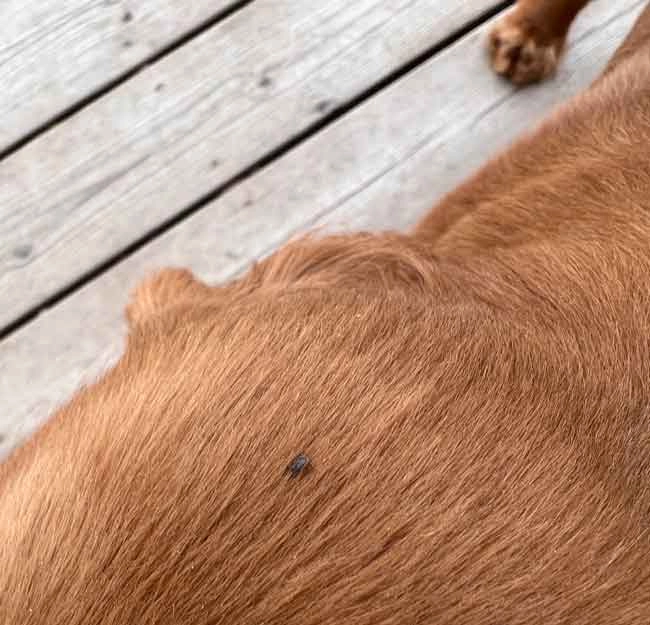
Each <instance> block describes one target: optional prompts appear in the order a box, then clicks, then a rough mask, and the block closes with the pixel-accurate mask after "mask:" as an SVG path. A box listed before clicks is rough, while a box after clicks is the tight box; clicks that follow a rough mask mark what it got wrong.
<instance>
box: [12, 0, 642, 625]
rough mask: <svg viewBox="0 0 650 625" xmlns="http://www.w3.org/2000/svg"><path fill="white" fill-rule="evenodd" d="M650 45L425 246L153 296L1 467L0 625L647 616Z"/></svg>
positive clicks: (546, 10)
mask: <svg viewBox="0 0 650 625" xmlns="http://www.w3.org/2000/svg"><path fill="white" fill-rule="evenodd" d="M582 4H584V3H582V2H580V3H575V2H568V1H567V2H563V1H562V0H546V1H544V0H524V1H522V2H521V4H520V5H519V7H518V8H517V9H516V11H515V13H514V14H513V15H514V17H508V18H507V19H506V20H505V22H503V23H502V24H500V25H499V26H498V27H497V30H496V32H497V35H495V36H493V37H492V39H491V44H490V45H491V48H490V54H491V55H492V59H493V62H494V61H495V58H496V56H495V55H497V56H498V53H499V50H498V49H495V37H496V40H497V41H498V42H499V45H500V43H501V39H500V38H499V37H498V33H499V32H500V31H501V29H506V30H507V31H508V32H510V33H512V31H513V29H515V31H517V29H519V34H518V37H519V38H520V39H521V40H524V41H525V40H527V38H528V37H535V36H537V35H535V34H534V33H537V32H545V33H549V32H552V33H556V35H557V33H560V34H559V35H557V36H559V37H560V39H561V41H560V44H559V45H560V47H561V45H562V42H563V40H564V37H565V36H566V32H567V30H568V25H569V22H570V20H571V19H572V17H573V16H575V13H577V10H578V9H579V5H582ZM551 9H552V10H551ZM567 16H568V17H567ZM553 20H555V21H553ZM531 24H533V25H534V26H535V28H533V29H531V28H530V25H531ZM531 33H533V34H531ZM649 34H650V11H646V13H644V14H643V16H642V17H641V19H640V20H639V22H638V24H637V26H636V27H635V29H634V31H633V32H632V34H631V35H630V37H629V39H628V41H627V43H626V44H624V46H623V47H622V48H621V51H620V52H619V53H618V54H617V56H616V57H615V58H614V59H613V61H612V62H611V63H610V66H609V68H608V70H607V72H606V75H605V76H604V77H603V78H601V79H600V80H598V81H597V82H596V83H595V84H594V85H593V86H592V87H591V88H590V89H589V90H588V91H587V92H585V93H584V94H582V95H581V96H579V97H577V98H576V99H574V100H573V101H572V102H570V103H569V104H567V105H565V106H564V107H562V108H561V109H559V110H558V111H557V112H555V113H554V114H553V115H552V116H551V117H549V118H548V119H547V120H546V121H545V122H544V123H543V124H542V125H541V127H540V128H539V129H537V130H536V131H535V132H532V133H530V134H528V135H527V136H525V137H523V138H522V139H521V140H520V141H519V142H518V143H517V144H516V145H514V146H513V147H512V148H511V149H509V150H508V151H506V152H505V153H504V154H502V155H500V156H499V157H498V158H496V159H494V160H493V161H491V162H490V163H488V164H487V165H486V166H485V167H484V168H483V169H482V170H480V171H479V172H478V173H477V174H476V175H475V176H473V177H472V178H470V179H469V180H468V181H467V182H466V183H465V184H463V185H461V186H460V187H459V188H458V189H456V190H455V191H454V192H452V193H450V194H449V195H448V196H447V197H446V198H444V199H443V200H442V202H441V203H440V204H439V205H438V206H437V207H435V208H434V210H433V211H432V212H431V213H430V215H428V216H427V217H425V218H424V219H423V221H422V222H421V223H420V224H419V226H418V227H417V228H416V229H415V230H414V232H413V233H411V234H410V235H399V234H381V235H372V234H357V235H346V236H336V237H328V238H316V237H312V238H306V239H302V240H300V241H297V242H293V243H291V244H290V245H287V246H286V247H285V248H284V249H282V250H280V251H279V252H277V253H276V254H275V255H273V256H272V257H271V258H269V259H267V260H266V261H264V262H262V263H260V264H259V265H258V266H256V267H255V268H253V269H252V270H251V272H250V273H249V274H248V275H247V276H245V277H244V278H243V279H241V280H239V281H236V282H234V283H232V284H230V285H226V286H224V287H218V288H210V287H208V286H206V285H204V284H201V283H199V282H198V281H196V280H195V279H194V278H193V277H192V275H191V274H190V273H188V272H186V271H182V270H168V271H166V272H162V273H160V274H158V275H157V276H154V277H152V278H151V279H149V280H148V281H146V282H145V283H144V284H143V285H142V286H141V287H140V288H139V289H138V290H137V292H136V293H135V296H134V298H133V300H132V303H131V305H130V306H129V309H128V311H127V314H128V318H129V320H130V324H131V329H130V335H129V339H128V344H127V348H126V352H125V354H124V356H123V358H122V359H121V360H120V362H119V364H118V365H117V366H116V367H115V368H114V369H113V370H112V371H110V372H109V373H108V374H107V375H106V376H105V377H104V378H103V379H101V380H100V381H99V382H97V383H96V384H94V385H92V386H89V387H88V388H85V389H82V390H81V391H80V392H79V393H78V394H77V395H76V396H75V397H74V398H73V399H72V401H71V402H70V403H69V404H68V405H66V406H65V407H63V408H62V409H61V410H60V411H59V412H58V413H57V414H55V415H54V416H53V418H52V419H51V420H50V421H49V422H48V424H47V425H46V426H45V427H43V428H42V429H41V430H40V431H39V432H38V433H37V435H36V436H34V437H33V438H32V439H31V440H30V441H29V442H28V443H27V444H26V445H24V446H23V447H22V448H21V449H19V450H18V451H17V452H16V453H14V454H13V455H12V456H11V457H10V458H9V460H8V461H7V462H5V463H4V464H3V465H2V466H1V467H0V510H1V515H0V562H2V566H0V623H3V624H11V625H46V624H47V625H82V624H83V625H100V624H101V625H127V624H128V625H131V624H135V623H137V624H138V625H148V624H151V625H153V624H156V625H190V624H192V625H197V624H204V625H258V624H260V625H261V624H265V625H343V624H350V625H398V624H399V625H404V624H408V625H424V624H425V625H452V624H453V625H492V624H494V625H497V624H498V625H505V624H508V625H569V624H570V625H599V624H602V625H641V624H647V623H649V622H650V525H649V522H648V521H649V518H650V490H649V488H648V485H649V484H650V243H649V240H650V160H649V159H648V147H647V146H648V141H649V139H650V42H649V40H648V39H649V37H648V36H649ZM542 43H543V42H542ZM542 43H540V42H537V43H535V46H534V47H535V49H539V48H543V45H542ZM554 45H557V44H554ZM497 48H499V46H497ZM543 75H546V74H544V73H542V74H541V75H539V76H537V78H541V77H543ZM299 454H303V455H304V456H305V457H306V458H308V459H309V467H308V470H305V471H301V472H300V474H299V475H296V476H294V477H295V479H292V478H291V477H288V476H287V467H288V466H290V463H292V461H294V459H295V458H296V457H297V456H298V455H299Z"/></svg>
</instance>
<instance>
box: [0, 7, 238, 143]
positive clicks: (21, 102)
mask: <svg viewBox="0 0 650 625" xmlns="http://www.w3.org/2000/svg"><path fill="white" fill-rule="evenodd" d="M235 4H236V1H235V0H216V1H215V0H192V1H191V2H178V0H147V2H137V1H136V0H123V1H120V0H72V1H65V2H63V1H61V0H35V1H32V2H26V1H25V0H3V1H2V2H0V23H1V24H2V35H1V37H0V85H2V91H1V92H0V120H1V121H0V152H2V151H3V150H5V149H6V148H7V147H8V146H9V145H11V144H13V143H15V142H16V141H18V140H20V139H21V138H22V137H24V136H25V135H27V134H29V133H30V132H32V131H33V130H34V129H35V128H37V127H39V126H41V125H43V124H44V123H46V122H48V121H49V120H50V119H52V118H54V117H56V116H57V115H58V114H60V113H61V112H62V111H64V110H66V109H69V108H70V107H72V106H74V105H75V104H76V103H78V102H79V101H80V100H82V99H84V98H85V97H87V96H88V95H89V94H91V93H92V92H94V91H95V90H97V89H101V88H102V87H103V86H104V85H105V84H107V83H110V82H111V81H114V80H115V79H117V78H119V77H120V76H121V75H123V74H124V73H126V72H128V71H129V70H132V69H133V68H134V67H137V66H138V65H140V64H141V63H142V62H143V61H145V60H146V59H148V58H151V57H152V56H155V55H156V54H157V53H158V52H159V51H160V50H161V49H163V48H165V47H166V46H168V45H170V44H171V43H172V42H174V41H176V40H178V39H180V38H182V37H183V36H184V35H186V34H187V33H188V32H190V31H192V30H193V29H195V28H196V27H198V26H200V25H201V24H203V23H204V22H206V21H208V20H210V19H211V18H212V17H213V16H218V15H219V14H220V13H221V12H223V11H224V10H225V9H227V8H229V7H230V6H233V5H235Z"/></svg>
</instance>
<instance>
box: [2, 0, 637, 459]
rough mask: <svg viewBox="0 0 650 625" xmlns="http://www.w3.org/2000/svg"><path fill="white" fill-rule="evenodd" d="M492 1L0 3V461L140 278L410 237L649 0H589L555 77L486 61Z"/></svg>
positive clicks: (58, 391) (114, 333) (560, 96)
mask: <svg viewBox="0 0 650 625" xmlns="http://www.w3.org/2000/svg"><path fill="white" fill-rule="evenodd" d="M508 4H509V3H507V2H506V3H504V2H495V1H494V0H392V1H391V2H388V1H387V0H357V1H355V2H350V1H349V0H329V1H328V2H315V1H313V0H253V1H251V0H248V1H235V0H230V1H228V0H220V1H218V0H192V2H181V1H180V0H147V1H146V2H138V3H136V2H132V1H130V0H73V1H72V2H67V3H61V2H56V1H55V0H43V1H41V2H24V1H23V0H5V2H3V3H2V6H0V18H3V19H2V20H1V21H2V23H3V24H4V26H3V38H2V40H0V84H1V85H2V89H1V90H0V120H1V121H0V331H1V337H2V338H1V340H0V456H1V455H2V454H4V453H6V452H7V451H8V450H9V449H11V448H12V447H13V446H14V445H16V444H18V443H19V442H20V441H21V440H23V438H24V437H25V436H26V435H28V434H29V433H30V432H31V431H32V430H33V429H34V428H35V427H37V426H38V425H39V424H40V423H42V422H43V420H44V419H45V418H47V416H48V415H49V414H50V412H51V411H52V409H53V408H54V407H55V406H57V405H58V404H59V403H60V402H62V401H63V400H65V399H66V398H67V397H68V396H69V395H70V394H71V393H72V391H73V390H74V389H75V388H76V387H78V386H79V385H80V384H81V383H82V382H85V381H89V380H92V379H93V378H94V377H96V376H97V374H98V373H100V372H101V371H102V370H103V369H105V367H107V366H108V365H109V364H110V363H111V362H113V361H114V359H115V358H116V356H117V355H119V353H120V350H121V347H122V341H123V336H124V324H123V319H122V310H123V307H124V304H125V301H126V298H127V295H128V292H129V290H130V289H131V288H132V287H133V285H134V284H135V283H136V282H137V281H138V280H139V279H140V278H141V277H142V276H143V275H145V274H146V273H147V272H148V271H150V270H152V269H155V268H158V267H162V266H169V265H181V266H189V267H191V268H192V269H193V270H194V271H195V272H196V273H197V275H198V276H200V277H201V278H204V279H206V280H208V281H211V282H220V281H224V280H227V279H228V278H231V277H233V276H235V275H237V274H238V273H240V272H242V271H244V270H245V269H246V267H247V266H248V265H249V264H250V263H251V261H253V260H254V259H257V258H260V257H262V256H265V255H267V254H268V253H270V252H271V251H273V250H274V249H275V248H276V247H278V246H280V245H281V244H282V243H283V242H285V241H286V240H287V239H288V238H290V237H292V236H294V235H295V234H296V233H298V232H301V231H304V230H305V229H309V228H312V227H314V226H326V227H328V228H339V229H352V228H355V229H358V228H404V227H407V226H408V225H409V224H411V223H412V222H414V221H415V220H416V219H417V218H418V216H419V215H421V214H422V213H423V212H424V211H426V210H427V209H428V208H429V207H430V206H431V205H432V204H433V203H434V202H435V201H436V199H437V198H438V197H440V195H441V194H442V193H444V192H445V191H447V190H449V189H450V188H451V187H453V186H454V185H455V184H457V183H458V182H459V181H460V180H461V179H462V178H464V177H465V176H466V175H468V174H469V173H471V171H472V170H474V169H475V168H476V167H477V166H478V165H480V164H481V163H482V162H483V161H485V159H486V158H488V157H489V156H490V155H492V154H493V153H494V152H495V151H496V150H498V149H499V148H500V147H502V146H504V145H505V144H507V143H508V142H509V141H511V140H512V139H513V138H514V137H515V136H516V135H517V134H518V133H519V132H521V131H522V129H525V128H526V127H529V126H530V125H531V124H532V123H534V122H535V121H536V120H538V119H539V118H540V117H541V116H542V115H543V114H544V113H545V112H546V111H547V110H548V109H549V108H551V107H552V106H554V105H555V104H556V103H558V102H560V101H562V100H565V99H566V98H567V97H568V96H570V95H571V94H573V93H575V92H577V91H578V90H579V89H580V88H581V87H583V86H585V85H587V84H588V83H589V82H590V81H591V80H592V79H593V78H594V77H595V76H596V74H597V73H598V72H599V70H600V69H601V68H602V67H603V65H604V64H605V62H606V60H607V58H608V57H609V55H611V53H612V52H613V50H614V49H615V48H616V46H617V45H618V44H619V43H620V41H621V39H622V38H623V37H624V35H625V33H626V32H627V30H628V29H629V28H630V26H631V24H632V22H633V21H634V19H635V18H636V16H637V15H638V13H639V12H640V10H641V9H642V7H643V5H644V4H645V2H644V0H617V1H616V2H611V0H596V1H595V2H594V3H593V4H592V5H590V7H589V8H588V9H587V10H586V11H585V12H584V13H583V15H581V17H580V19H579V21H578V23H577V24H576V26H575V28H574V30H573V32H572V40H571V46H570V49H569V51H568V56H567V58H566V59H565V61H564V63H563V65H562V69H561V71H560V72H559V74H558V76H557V77H556V78H555V79H554V80H552V81H551V82H550V83H547V84H545V85H543V86H540V87H534V88H529V89H526V90H522V91H515V90H514V89H512V88H511V87H510V86H508V85H507V84H505V83H503V82H502V81H500V80H498V79H497V78H496V77H494V76H493V75H492V74H491V73H490V72H489V71H488V69H487V67H486V61H485V57H484V45H483V44H484V38H485V33H486V31H487V29H488V28H489V26H490V22H491V21H492V20H493V19H495V16H498V14H499V12H500V11H502V10H503V9H504V8H505V7H506V6H507V5H508Z"/></svg>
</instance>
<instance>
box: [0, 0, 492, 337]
mask: <svg viewBox="0 0 650 625" xmlns="http://www.w3.org/2000/svg"><path fill="white" fill-rule="evenodd" d="M176 4H178V3H176ZM495 4H498V3H497V2H495V0H456V1H454V2H450V1H449V0H396V1H394V2H385V1H384V0H358V1H355V2H350V1H349V0H330V1H329V2H326V3H323V2H318V3H316V2H306V1H305V0H282V1H279V0H257V1H256V2H253V3H252V4H250V5H248V6H247V7H246V8H244V9H242V10H240V11H238V12H236V13H234V14H233V15H231V16H230V17H229V18H228V19H226V20H224V21H222V22H220V23H219V24H217V25H216V26H215V27H213V28H211V29H209V30H207V31H205V32H204V33H202V34H201V35H200V36H197V37H196V38H194V39H192V40H191V41H190V42H188V43H187V44H186V45H184V46H182V47H180V48H179V49H178V50H176V51H175V52H174V53H173V54H171V55H169V56H167V57H165V58H163V59H161V60H160V61H159V62H157V63H155V64H153V65H151V66H150V67H148V68H146V69H144V70H143V71H141V72H140V73H138V74H137V75H136V76H135V77H133V78H132V79H131V80H128V81H127V82H125V83H123V84H122V85H120V86H119V87H117V88H116V89H114V90H112V91H110V92H109V93H108V94H106V95H105V96H104V97H103V98H101V99H100V100H98V101H96V102H94V103H93V104H92V105H90V106H88V107H87V108H85V109H84V110H82V111H80V112H79V114H77V115H74V116H73V117H71V118H70V119H68V120H66V121H65V122H63V123H61V124H59V125H57V126H56V127H54V128H53V129H52V130H51V131H49V132H47V133H45V134H43V135H41V136H39V137H38V138H36V139H35V140H34V141H32V142H30V143H29V144H28V145H26V146H25V147H24V148H23V149H21V150H20V151H18V152H16V153H15V154H13V155H11V156H10V157H9V158H7V159H6V160H4V161H2V162H0V241H1V242H2V243H1V246H0V328H2V327H6V326H7V325H9V324H11V323H12V322H14V321H15V320H16V319H18V318H20V317H22V316H23V315H25V314H26V313H27V312H28V311H30V310H33V309H35V308H37V307H38V306H40V305H42V303H43V301H44V300H47V299H48V298H50V297H51V296H52V295H54V294H56V293H57V292H59V291H61V290H63V289H65V288H66V287H68V286H69V285H70V284H73V283H74V282H75V281H77V280H78V279H79V278H81V277H82V276H84V275H86V274H88V273H89V272H91V271H93V270H94V269H95V268H96V267H97V266H99V265H101V264H102V263H104V262H106V261H107V260H110V259H111V258H112V257H114V256H115V255H117V254H119V253H120V252H122V251H123V250H124V249H125V248H127V247H128V246H129V245H131V244H132V243H133V242H134V241H138V240H139V239H141V238H142V237H144V236H146V235H148V234H149V233H151V232H152V231H154V230H155V229H156V228H158V227H159V226H160V225H161V224H164V223H166V222H167V221H168V220H171V219H174V217H175V216H177V215H178V214H179V212H181V211H183V210H185V209H187V208H188V207H191V206H192V205H193V204H194V203H195V202H197V200H200V199H201V198H204V197H205V196H206V195H208V194H210V193H211V192H214V191H215V189H218V188H219V187H220V186H222V185H224V184H225V183H227V182H228V181H230V180H232V179H233V178H234V177H236V176H238V175H239V174H240V172H241V171H242V170H245V169H246V168H247V167H249V166H251V165H252V164H254V163H255V162H256V161H257V160H259V159H260V158H261V157H262V156H263V155H265V154H268V153H270V152H272V151H273V150H275V149H276V148H277V147H278V146H280V145H283V144H285V143H286V142H287V141H289V140H290V139H291V138H293V137H295V136H297V135H298V134H299V133H300V132H301V131H303V130H304V129H305V128H308V127H310V126H312V125H314V124H317V123H318V122H319V121H320V120H322V119H323V117H324V116H326V115H328V113H329V112H330V111H331V110H332V109H333V108H335V107H339V106H343V105H345V103H346V102H349V101H350V100H352V99H354V98H355V97H357V96H358V95H359V94H360V93H362V92H363V91H364V90H365V89H368V88H369V87H371V86H372V85H373V84H375V83H377V82H378V81H380V80H381V79H382V78H383V77H385V76H386V75H388V74H390V73H391V72H393V71H394V70H396V69H397V68H399V67H401V66H403V65H404V64H406V63H408V62H409V61H411V60H412V59H413V58H415V57H417V56H418V55H419V54H421V53H422V52H423V51H424V50H427V49H430V48H432V47H434V46H435V45H436V44H439V43H440V42H441V41H443V40H444V39H445V38H446V37H448V36H449V35H450V34H451V33H453V32H454V31H457V30H458V29H460V28H462V27H463V25H465V24H466V23H467V22H468V21H470V20H472V19H474V18H476V17H477V16H479V15H480V14H482V13H483V12H484V11H485V10H487V9H488V8H489V7H492V6H494V5H495Z"/></svg>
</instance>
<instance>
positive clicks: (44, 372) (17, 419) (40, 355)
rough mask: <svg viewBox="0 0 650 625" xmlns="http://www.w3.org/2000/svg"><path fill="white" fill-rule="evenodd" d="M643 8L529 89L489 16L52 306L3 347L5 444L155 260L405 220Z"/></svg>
mask: <svg viewBox="0 0 650 625" xmlns="http://www.w3.org/2000/svg"><path fill="white" fill-rule="evenodd" d="M643 5H644V2H642V1H640V0H634V1H632V0H628V1H626V2H619V3H617V5H616V7H615V8H613V7H612V6H611V3H609V2H607V0H596V2H595V3H594V4H593V6H592V7H590V9H589V10H588V11H587V12H586V13H585V14H584V15H583V16H582V17H581V19H580V21H579V22H578V23H577V24H576V28H575V31H574V33H573V44H572V46H571V48H570V50H569V52H568V58H567V59H566V62H565V64H564V65H563V68H562V70H561V72H560V73H559V75H558V77H557V78H556V79H555V80H553V81H551V82H550V83H547V84H545V85H543V86H540V87H536V88H533V89H528V90H523V91H515V90H513V89H512V88H510V87H509V86H507V85H505V84H504V83H503V82H501V81H500V80H498V79H497V78H495V77H494V76H492V74H490V72H489V71H487V69H486V67H485V60H484V58H483V53H482V40H483V38H484V36H485V30H486V28H487V26H486V27H483V28H480V29H478V30H477V31H476V32H474V33H472V34H471V35H469V36H468V37H466V38H465V39H463V40H462V41H460V42H459V43H458V44H456V45H455V46H453V47H452V48H450V49H448V50H447V51H445V52H443V53H442V54H440V55H439V56H437V57H435V58H434V59H432V60H430V61H429V62H427V63H425V64H423V65H422V66H420V67H418V68H417V69H416V70H415V71H413V72H412V73H410V74H409V75H407V76H405V77H404V78H403V79H401V80H400V81H399V82H397V83H395V84H393V85H392V86H391V87H389V88H388V89H386V90H385V91H383V92H382V93H380V94H378V95H377V96H375V97H373V98H372V99H370V100H368V101H367V102H366V103H364V104H363V105H361V106H359V107H358V108H357V109H356V110H354V111H352V112H351V113H350V114H348V115H347V116H345V117H344V118H342V119H341V120H340V121H338V122H337V123H335V124H333V125H331V126H329V127H327V128H326V129H325V130H324V131H323V132H321V133H319V134H318V135H316V136H315V137H313V138H312V139H311V140H309V141H306V142H305V143H303V144H301V145H300V146H299V147H298V148H296V149H295V150H294V151H292V152H290V153H288V154H287V155H285V156H284V157H283V158H281V159H279V160H277V161H276V162H274V163H273V164H271V165H270V166H269V167H267V168H265V169H264V170H262V171H260V172H258V173H257V174H256V175H255V176H254V177H252V178H250V179H249V180H247V181H245V182H244V183H242V184H240V185H237V186H236V187H234V188H233V189H232V190H231V191H230V192H228V193H226V194H224V195H223V196H222V197H220V198H218V199H217V200H215V201H214V202H212V203H211V204H210V205H208V206H206V207H205V208H204V210H202V211H201V212H199V213H197V214H196V215H194V216H193V217H191V218H189V219H188V220H186V221H184V222H182V223H181V224H180V225H178V226H177V227H175V228H174V229H172V230H170V231H169V232H168V233H167V234H165V235H164V236H161V237H159V238H157V239H156V240H155V241H154V242H152V243H151V244H150V245H148V246H147V247H145V248H144V249H142V250H140V251H139V252H138V253H136V254H134V255H133V256H132V257H130V258H128V259H127V260H125V261H124V262H122V263H120V264H119V265H116V266H115V267H114V268H112V269H111V270H110V271H108V272H107V273H105V274H104V275H102V276H101V277H100V278H98V279H97V280H95V281H93V282H91V283H90V284H88V285H87V286H85V287H84V288H83V289H81V290H79V291H78V292H76V293H74V294H73V295H71V296H70V297H68V298H67V299H66V300H65V301H63V302H61V303H60V304H59V305H58V306H56V307H54V308H52V309H51V310H47V311H44V312H43V313H42V314H41V315H40V316H39V317H38V318H36V319H35V320H34V321H32V322H31V323H29V324H27V325H26V326H24V327H23V328H22V329H21V330H19V331H17V332H15V333H14V334H12V335H10V336H9V337H8V339H7V340H6V341H5V342H4V343H3V344H2V349H1V350H0V433H1V434H2V436H3V437H4V442H2V443H1V444H0V453H1V450H5V451H6V450H8V449H9V448H10V447H11V446H13V445H15V444H16V443H17V442H19V441H20V440H21V439H22V438H23V437H24V436H25V435H27V434H28V433H29V432H30V431H31V430H33V428H34V427H36V426H37V425H38V424H39V423H41V422H42V421H43V419H44V418H45V417H46V416H47V415H48V414H49V412H50V411H51V409H52V408H53V406H55V405H56V404H58V403H60V402H61V401H63V400H64V399H65V398H67V397H68V396H69V395H70V393H71V392H72V391H73V390H74V389H75V388H76V387H77V386H78V385H79V383H80V382H82V381H89V380H90V379H92V377H94V376H95V375H97V374H98V373H100V372H101V371H102V370H103V369H104V368H105V367H106V366H107V365H108V364H110V363H111V362H113V361H114V359H115V358H116V356H117V355H118V354H119V353H120V351H121V346H122V341H123V336H124V334H123V333H124V323H123V319H122V309H123V306H124V304H125V301H126V297H127V291H128V290H129V289H130V288H131V287H132V286H133V285H134V284H135V283H136V282H137V281H138V280H139V279H140V278H141V277H142V276H143V275H145V274H146V273H147V272H148V271H151V270H152V269H155V268H158V267H161V266H168V265H178V266H189V267H192V268H193V269H194V270H195V271H196V273H197V274H198V275H199V276H200V277H201V278H203V279H206V280H208V281H210V282H220V281H223V280H226V279H228V278H230V277H232V276H234V275H236V274H238V273H240V272H242V271H243V270H244V269H245V268H246V267H247V266H248V264H249V263H250V262H251V260H252V259H254V258H259V257H262V256H264V255H266V254H268V253H269V252H271V251H272V250H273V249H274V248H276V247H277V246H278V245H280V244H282V243H283V242H284V241H286V240H287V238H289V237H291V236H292V235H294V234H295V233H297V232H300V231H304V230H305V229H308V228H310V227H312V226H313V225H318V224H327V225H329V226H330V227H346V228H349V227H352V226H354V227H405V226H407V225H409V224H410V223H412V222H413V221H414V220H415V219H416V218H417V217H418V216H419V215H421V214H422V213H423V212H424V211H425V210H427V209H428V207H429V206H431V205H432V204H433V203H434V201H435V200H436V198H437V197H439V196H440V194H442V193H444V192H445V191H446V190H448V188H450V187H451V186H453V185H454V184H455V183H456V182H458V181H459V180H460V179H462V178H464V177H465V176H466V175H468V174H469V173H471V171H472V170H474V169H475V167H476V166H478V165H479V164H480V163H482V162H483V161H484V160H485V159H486V158H488V157H489V156H490V155H491V154H493V153H494V151H495V150H496V149H498V148H499V147H501V146H503V145H504V144H505V143H507V142H508V141H510V140H512V139H513V138H514V137H515V136H516V134H518V133H519V131H520V130H521V129H522V128H524V127H527V126H529V125H530V124H531V123H533V122H535V121H536V120H537V119H539V117H540V116H541V115H542V114H543V113H544V112H545V111H546V110H548V109H549V108H550V107H552V106H553V105H555V104H556V103H557V102H559V101H561V100H564V99H565V98H566V97H568V96H569V95H570V94H572V93H575V92H576V91H578V90H579V89H580V88H581V87H583V86H585V85H587V84H588V83H589V82H590V81H591V80H592V79H593V78H594V77H595V76H596V74H597V73H598V71H599V69H600V68H602V67H603V66H604V64H605V62H606V61H607V59H608V58H609V56H610V55H611V53H612V52H613V50H614V49H615V48H616V46H617V45H618V43H619V42H620V41H621V39H622V38H623V37H624V35H625V33H626V32H627V31H628V30H629V28H630V26H631V24H632V22H633V20H634V18H635V16H636V14H638V12H639V11H640V10H641V8H642V7H643ZM305 172H308V173H309V175H306V173H305Z"/></svg>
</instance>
